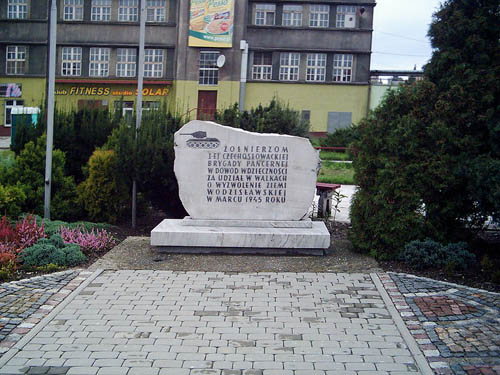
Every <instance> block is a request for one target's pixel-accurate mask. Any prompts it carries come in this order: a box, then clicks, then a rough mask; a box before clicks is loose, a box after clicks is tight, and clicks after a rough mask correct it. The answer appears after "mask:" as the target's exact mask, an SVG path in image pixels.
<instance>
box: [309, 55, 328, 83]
mask: <svg viewBox="0 0 500 375" xmlns="http://www.w3.org/2000/svg"><path fill="white" fill-rule="evenodd" d="M325 77H326V53H308V54H307V71H306V81H316V82H324V81H325Z"/></svg>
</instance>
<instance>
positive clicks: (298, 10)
mask: <svg viewBox="0 0 500 375" xmlns="http://www.w3.org/2000/svg"><path fill="white" fill-rule="evenodd" d="M283 26H302V5H284V6H283Z"/></svg>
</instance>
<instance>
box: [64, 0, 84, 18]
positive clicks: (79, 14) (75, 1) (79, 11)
mask: <svg viewBox="0 0 500 375" xmlns="http://www.w3.org/2000/svg"><path fill="white" fill-rule="evenodd" d="M64 20H65V21H82V20H83V0H64Z"/></svg>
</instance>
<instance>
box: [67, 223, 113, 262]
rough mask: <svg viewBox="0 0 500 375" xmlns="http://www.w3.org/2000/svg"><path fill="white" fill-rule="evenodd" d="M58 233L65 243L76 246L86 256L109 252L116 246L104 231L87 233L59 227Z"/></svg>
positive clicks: (111, 237)
mask: <svg viewBox="0 0 500 375" xmlns="http://www.w3.org/2000/svg"><path fill="white" fill-rule="evenodd" d="M60 232H61V238H62V239H63V240H64V242H65V243H72V244H78V245H79V246H80V248H81V249H82V251H83V253H84V254H87V255H89V254H92V253H100V252H103V251H107V250H111V249H112V248H113V247H114V246H115V245H116V240H115V239H114V238H113V236H112V235H111V234H110V233H108V232H107V231H106V230H105V229H102V230H99V229H95V230H94V229H92V230H91V231H90V232H87V231H85V230H82V228H73V229H71V228H66V227H61V228H60Z"/></svg>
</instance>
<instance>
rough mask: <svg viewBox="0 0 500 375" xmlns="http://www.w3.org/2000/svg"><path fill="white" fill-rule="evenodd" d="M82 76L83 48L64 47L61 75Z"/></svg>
mask: <svg viewBox="0 0 500 375" xmlns="http://www.w3.org/2000/svg"><path fill="white" fill-rule="evenodd" d="M81 74H82V48H81V47H63V49H62V61H61V75H63V76H79V75H81Z"/></svg>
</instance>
